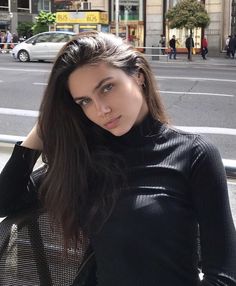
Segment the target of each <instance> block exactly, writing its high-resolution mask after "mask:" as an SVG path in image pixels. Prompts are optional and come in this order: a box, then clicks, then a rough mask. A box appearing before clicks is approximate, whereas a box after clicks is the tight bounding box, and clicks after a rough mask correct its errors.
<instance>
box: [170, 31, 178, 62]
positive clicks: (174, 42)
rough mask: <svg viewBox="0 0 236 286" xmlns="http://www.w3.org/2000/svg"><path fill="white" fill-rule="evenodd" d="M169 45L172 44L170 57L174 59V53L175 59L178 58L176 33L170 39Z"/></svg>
mask: <svg viewBox="0 0 236 286" xmlns="http://www.w3.org/2000/svg"><path fill="white" fill-rule="evenodd" d="M169 46H170V55H169V58H170V59H172V55H173V56H174V60H176V53H177V52H176V39H175V35H173V36H172V38H171V39H170V41H169Z"/></svg>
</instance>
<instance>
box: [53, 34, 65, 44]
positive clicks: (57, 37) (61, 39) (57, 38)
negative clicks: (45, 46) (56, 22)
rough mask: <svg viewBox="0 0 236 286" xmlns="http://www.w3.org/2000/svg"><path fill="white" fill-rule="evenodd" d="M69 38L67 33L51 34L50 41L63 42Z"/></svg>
mask: <svg viewBox="0 0 236 286" xmlns="http://www.w3.org/2000/svg"><path fill="white" fill-rule="evenodd" d="M69 40H70V37H69V35H67V34H53V36H52V38H51V42H53V43H62V42H63V43H64V42H68V41H69Z"/></svg>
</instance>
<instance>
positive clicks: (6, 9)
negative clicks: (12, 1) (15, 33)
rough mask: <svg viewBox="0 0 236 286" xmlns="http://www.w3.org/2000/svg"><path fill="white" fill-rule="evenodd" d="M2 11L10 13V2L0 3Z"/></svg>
mask: <svg viewBox="0 0 236 286" xmlns="http://www.w3.org/2000/svg"><path fill="white" fill-rule="evenodd" d="M0 11H9V4H8V0H1V1H0Z"/></svg>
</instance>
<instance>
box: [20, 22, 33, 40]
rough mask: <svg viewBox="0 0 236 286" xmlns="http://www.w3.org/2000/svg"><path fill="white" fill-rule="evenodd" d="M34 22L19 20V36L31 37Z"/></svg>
mask: <svg viewBox="0 0 236 286" xmlns="http://www.w3.org/2000/svg"><path fill="white" fill-rule="evenodd" d="M33 25H34V23H32V22H19V24H18V27H17V33H18V36H19V37H26V38H28V37H30V36H31V35H32V27H33Z"/></svg>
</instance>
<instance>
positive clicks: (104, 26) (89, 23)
mask: <svg viewBox="0 0 236 286" xmlns="http://www.w3.org/2000/svg"><path fill="white" fill-rule="evenodd" d="M108 23H109V22H108V14H107V12H105V11H100V10H92V11H89V10H86V11H82V10H80V11H61V12H57V13H56V30H57V31H73V32H75V33H80V32H83V31H88V30H97V31H102V32H109V30H110V28H109V24H108Z"/></svg>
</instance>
